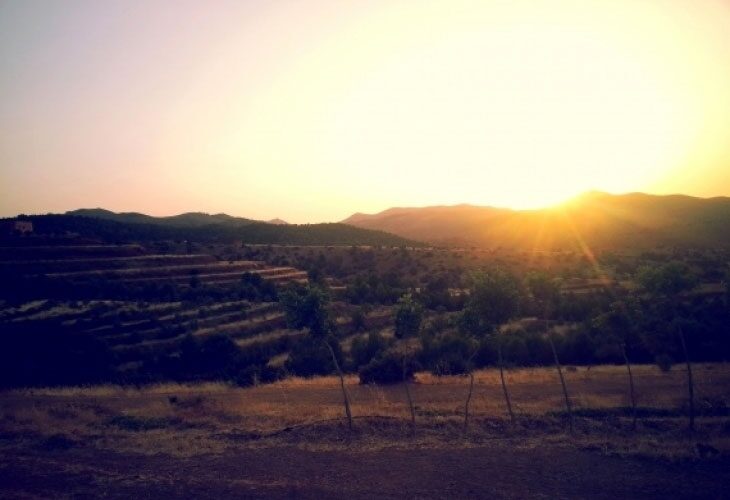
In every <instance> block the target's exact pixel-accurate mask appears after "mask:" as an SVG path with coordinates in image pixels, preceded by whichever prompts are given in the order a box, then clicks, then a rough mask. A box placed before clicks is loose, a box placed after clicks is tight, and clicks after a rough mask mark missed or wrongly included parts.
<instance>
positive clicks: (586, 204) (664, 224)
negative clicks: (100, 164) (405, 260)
mask: <svg viewBox="0 0 730 500" xmlns="http://www.w3.org/2000/svg"><path fill="white" fill-rule="evenodd" d="M342 222H343V223H345V224H350V225H353V226H356V227H360V228H366V229H379V230H382V231H387V232H390V233H393V234H397V235H399V236H402V237H404V238H411V239H416V240H420V241H428V242H432V243H437V244H451V245H474V246H480V247H485V248H497V247H505V248H519V249H527V250H530V249H538V250H557V249H580V247H581V246H583V245H586V246H588V247H590V248H594V249H613V250H615V249H630V248H652V247H657V246H684V247H730V198H727V197H718V198H694V197H691V196H683V195H669V196H654V195H647V194H642V193H631V194H625V195H611V194H607V193H602V192H589V193H586V194H583V195H581V196H578V197H576V198H575V199H573V200H571V201H569V202H567V203H565V204H563V205H561V206H559V207H555V208H549V209H542V210H509V209H503V208H494V207H483V206H473V205H455V206H435V207H423V208H391V209H388V210H385V211H383V212H380V213H377V214H372V215H367V214H360V213H357V214H354V215H352V216H351V217H349V218H347V219H345V220H344V221H342Z"/></svg>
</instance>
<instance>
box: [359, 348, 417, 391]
mask: <svg viewBox="0 0 730 500" xmlns="http://www.w3.org/2000/svg"><path fill="white" fill-rule="evenodd" d="M404 363H405V378H406V380H412V379H413V372H414V368H415V367H414V364H413V362H411V361H409V360H407V359H406V360H405V361H404V359H403V356H402V355H400V354H399V353H397V352H393V351H390V352H387V353H382V354H380V355H379V356H377V357H375V358H374V359H372V360H371V361H370V362H369V363H368V364H366V365H364V366H362V367H361V368H360V370H359V372H358V374H359V376H360V383H361V384H397V383H400V382H403V376H404V374H403V368H404Z"/></svg>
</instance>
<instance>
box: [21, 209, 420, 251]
mask: <svg viewBox="0 0 730 500" xmlns="http://www.w3.org/2000/svg"><path fill="white" fill-rule="evenodd" d="M71 214H73V215H70V214H48V215H32V216H27V217H24V218H27V219H28V220H31V221H32V222H33V227H34V234H35V235H36V236H38V235H41V236H43V235H48V236H50V235H67V234H69V233H70V234H73V235H76V236H79V237H82V238H87V239H96V240H101V241H104V242H111V243H120V242H146V241H155V240H177V241H182V240H189V241H196V242H237V241H240V242H243V243H251V244H280V245H383V246H404V245H405V246H413V245H420V243H418V242H414V241H410V240H407V239H404V238H402V237H399V236H395V235H392V234H388V233H385V232H382V231H378V230H370V229H362V228H356V227H353V226H350V225H346V224H337V223H326V224H269V223H266V222H259V221H251V220H248V219H241V218H235V217H231V216H228V215H223V214H219V215H207V214H195V213H192V214H191V213H189V214H182V215H178V216H174V217H150V216H148V215H144V214H135V213H126V214H115V213H114V212H109V211H106V210H91V211H89V210H82V211H76V212H72V213H71ZM80 214H83V215H80ZM206 221H208V222H207V223H206ZM215 221H217V222H215Z"/></svg>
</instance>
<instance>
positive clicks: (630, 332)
mask: <svg viewBox="0 0 730 500" xmlns="http://www.w3.org/2000/svg"><path fill="white" fill-rule="evenodd" d="M637 307H638V305H637V303H636V301H635V300H633V299H629V300H626V301H616V302H614V303H613V304H611V308H610V309H609V310H608V311H607V312H605V313H603V314H601V315H599V316H597V317H596V318H595V319H594V320H593V326H594V328H596V329H597V330H598V331H599V332H600V334H601V336H600V339H599V342H600V344H601V345H599V348H598V350H599V352H601V351H602V352H606V351H610V350H613V349H615V350H618V352H619V353H620V354H621V357H622V358H623V360H624V364H625V365H626V371H627V373H628V378H629V398H630V401H631V415H632V422H631V428H632V429H636V418H637V416H636V393H635V391H634V377H633V375H632V373H631V362H630V361H629V355H628V347H629V346H630V345H632V344H633V343H635V341H636V333H637V323H638V310H637Z"/></svg>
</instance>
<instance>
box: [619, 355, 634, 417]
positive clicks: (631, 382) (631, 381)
mask: <svg viewBox="0 0 730 500" xmlns="http://www.w3.org/2000/svg"><path fill="white" fill-rule="evenodd" d="M621 354H623V356H624V362H625V363H626V370H628V372H629V395H630V396H631V415H632V417H633V419H632V421H631V429H632V430H636V396H635V393H634V376H633V375H632V374H631V363H630V362H629V357H628V355H627V354H626V344H621Z"/></svg>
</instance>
